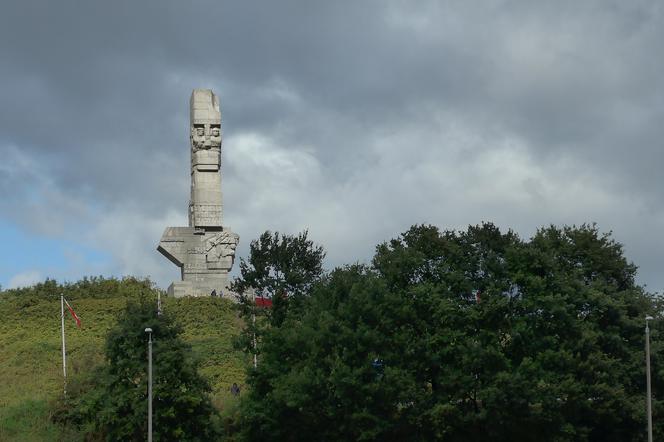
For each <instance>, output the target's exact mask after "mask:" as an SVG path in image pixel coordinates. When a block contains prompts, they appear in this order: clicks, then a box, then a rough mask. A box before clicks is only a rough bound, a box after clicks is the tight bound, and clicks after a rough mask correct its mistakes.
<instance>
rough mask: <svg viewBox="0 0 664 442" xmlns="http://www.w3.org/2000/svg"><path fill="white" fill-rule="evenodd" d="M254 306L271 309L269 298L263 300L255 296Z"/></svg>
mask: <svg viewBox="0 0 664 442" xmlns="http://www.w3.org/2000/svg"><path fill="white" fill-rule="evenodd" d="M256 306H258V307H267V308H271V307H272V300H271V299H270V298H263V297H262V296H256Z"/></svg>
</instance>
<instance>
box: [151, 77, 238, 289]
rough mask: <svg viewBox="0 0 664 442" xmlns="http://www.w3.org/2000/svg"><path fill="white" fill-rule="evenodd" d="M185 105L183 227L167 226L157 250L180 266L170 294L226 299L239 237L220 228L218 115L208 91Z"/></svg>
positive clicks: (196, 92)
mask: <svg viewBox="0 0 664 442" xmlns="http://www.w3.org/2000/svg"><path fill="white" fill-rule="evenodd" d="M189 106H190V136H189V139H190V143H189V148H190V149H191V198H190V200H189V226H188V227H167V228H166V230H164V233H163V235H162V236H161V241H160V242H159V246H158V247H157V250H159V252H161V254H162V255H164V256H165V257H166V258H168V259H169V260H170V261H171V262H172V263H174V264H175V265H177V266H178V267H180V273H181V281H175V282H173V284H171V285H170V286H169V288H168V293H169V294H170V295H171V296H176V297H181V296H210V294H211V293H212V292H213V291H215V292H216V293H217V294H218V295H220V296H226V295H231V294H230V290H229V288H228V284H229V281H228V272H229V271H230V270H231V268H232V267H233V261H234V258H235V248H236V247H237V244H238V242H239V240H240V237H239V236H238V235H237V234H235V233H233V232H232V231H231V229H230V228H229V227H224V226H223V225H222V193H221V144H222V142H221V112H220V111H219V99H218V98H217V96H216V95H215V94H214V93H213V92H212V91H211V90H209V89H194V91H193V92H192V94H191V100H190V103H189Z"/></svg>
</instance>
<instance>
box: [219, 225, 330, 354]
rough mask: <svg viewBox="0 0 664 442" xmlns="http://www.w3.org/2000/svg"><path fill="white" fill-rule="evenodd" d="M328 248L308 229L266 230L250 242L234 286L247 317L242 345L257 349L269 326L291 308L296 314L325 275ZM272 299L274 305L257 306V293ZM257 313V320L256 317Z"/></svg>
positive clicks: (253, 349)
mask: <svg viewBox="0 0 664 442" xmlns="http://www.w3.org/2000/svg"><path fill="white" fill-rule="evenodd" d="M324 258H325V251H324V250H323V248H322V247H321V246H319V245H316V244H314V243H313V241H311V240H310V239H309V238H308V232H307V231H304V232H302V233H299V234H297V235H282V234H280V233H279V232H274V233H272V232H269V231H266V232H264V233H263V234H262V235H261V236H260V237H259V238H258V239H257V240H254V241H252V242H251V244H250V245H249V257H248V259H247V260H245V259H241V260H240V276H239V277H238V278H236V279H235V280H234V281H233V285H232V289H233V290H234V291H235V292H236V293H238V294H239V295H240V302H239V311H240V314H241V316H242V317H243V318H244V319H245V324H246V327H245V330H244V333H243V335H242V337H243V338H242V339H240V346H241V347H242V348H244V349H245V350H246V351H249V352H254V353H258V352H259V351H260V350H259V349H258V348H257V347H255V345H254V342H255V341H254V340H257V342H258V343H259V344H260V341H261V337H262V335H263V332H264V330H265V329H266V328H271V327H279V326H281V324H282V323H283V321H284V319H285V318H286V316H287V314H288V312H289V311H290V312H291V314H294V315H297V313H296V312H298V311H300V310H301V308H302V305H303V302H304V300H305V298H306V296H307V295H308V294H309V292H310V291H311V287H312V285H313V284H314V283H315V282H317V281H318V280H320V278H321V277H322V275H323V259H324ZM255 296H260V297H264V298H266V299H269V300H271V302H272V308H270V309H264V308H256V305H255V303H254V297H255ZM256 317H258V320H256V319H255V318H256Z"/></svg>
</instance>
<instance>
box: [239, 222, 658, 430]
mask: <svg viewBox="0 0 664 442" xmlns="http://www.w3.org/2000/svg"><path fill="white" fill-rule="evenodd" d="M635 274H636V267H635V266H634V265H633V264H630V263H628V262H627V260H626V259H625V258H624V256H623V252H622V247H621V246H620V245H619V244H618V243H616V242H615V241H614V240H612V239H611V237H610V235H608V234H601V233H600V232H599V231H598V229H597V227H596V226H594V225H590V226H589V225H583V226H581V227H564V228H557V227H554V226H551V227H547V228H544V229H540V230H539V231H538V232H537V233H536V234H535V236H534V237H533V238H532V239H531V240H530V241H523V240H521V239H520V238H518V236H517V235H516V234H514V233H513V232H511V231H508V232H506V233H502V232H500V230H499V229H498V228H496V227H495V226H494V225H492V224H489V223H485V224H482V225H479V226H471V227H469V228H468V229H467V230H466V231H465V232H454V231H445V232H441V231H440V230H439V229H437V228H436V227H433V226H413V227H412V228H411V229H410V230H408V231H407V232H405V233H404V234H402V235H401V236H400V237H399V238H397V239H394V240H392V241H390V242H389V243H384V244H381V245H379V246H378V247H377V250H376V255H375V256H374V259H373V265H372V266H371V267H362V266H351V267H345V268H340V269H336V270H335V271H333V272H332V273H331V274H330V275H329V276H328V277H326V278H325V279H324V280H323V281H321V282H320V283H319V284H317V285H315V286H314V287H313V290H312V293H311V296H310V297H309V298H308V299H307V300H306V302H305V303H304V304H303V308H302V309H301V310H300V311H298V312H297V315H295V314H291V312H288V313H287V314H286V317H285V318H284V320H283V323H282V326H281V327H273V328H270V329H267V330H265V333H264V336H263V345H262V359H261V361H262V362H261V364H259V366H258V368H257V369H256V370H254V371H252V372H251V373H250V375H249V378H248V382H249V384H250V386H251V389H250V391H249V394H248V395H247V397H246V400H245V401H244V402H243V404H242V406H243V419H244V422H243V431H244V436H245V437H246V439H248V440H295V439H298V440H308V439H311V440H313V439H316V440H445V441H466V440H486V441H513V440H520V441H522V440H524V441H527V440H545V441H638V440H643V439H644V438H643V435H644V434H645V432H644V431H643V429H644V427H645V413H644V406H643V405H644V391H645V387H644V370H643V317H644V316H645V315H646V314H653V315H654V312H655V311H654V303H655V300H654V299H653V297H652V296H651V295H649V294H647V293H645V292H644V291H643V290H642V289H641V288H640V287H638V286H637V285H635V282H634V276H635ZM659 348H660V349H661V346H660V347H659ZM657 352H658V350H655V351H654V353H655V354H657ZM654 359H655V364H654V372H655V375H654V376H655V379H654V385H662V373H661V368H659V366H658V365H657V364H658V362H657V361H658V358H657V356H655V358H654ZM657 406H658V405H657V402H656V405H655V408H656V412H657ZM656 426H657V428H656V431H657V432H661V431H662V430H663V429H664V424H661V423H658V422H657V421H656Z"/></svg>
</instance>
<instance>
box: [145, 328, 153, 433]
mask: <svg viewBox="0 0 664 442" xmlns="http://www.w3.org/2000/svg"><path fill="white" fill-rule="evenodd" d="M145 332H146V333H149V335H148V336H149V338H148V442H152V329H151V328H146V329H145Z"/></svg>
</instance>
